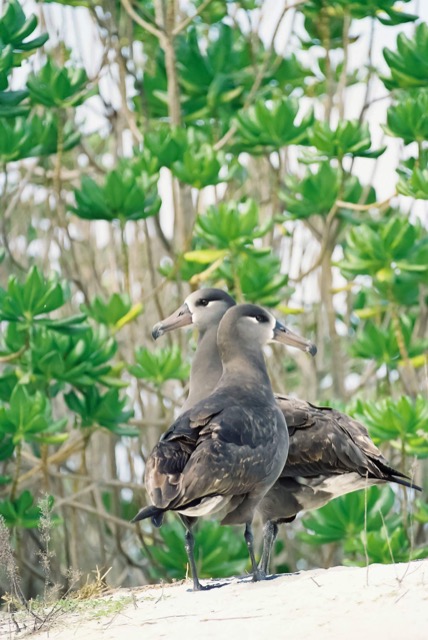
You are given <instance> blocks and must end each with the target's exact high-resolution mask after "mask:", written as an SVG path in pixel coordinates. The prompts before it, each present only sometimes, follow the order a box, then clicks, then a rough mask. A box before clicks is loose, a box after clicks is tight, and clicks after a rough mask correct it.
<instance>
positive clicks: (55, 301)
mask: <svg viewBox="0 0 428 640" xmlns="http://www.w3.org/2000/svg"><path fill="white" fill-rule="evenodd" d="M69 296H70V291H69V288H68V286H67V285H66V284H65V282H61V281H60V280H59V278H58V276H56V275H52V276H50V277H48V278H45V277H44V276H43V275H42V273H41V272H40V271H39V269H38V268H37V267H31V269H30V271H29V273H28V275H27V277H26V278H25V280H24V281H23V282H19V281H18V279H17V277H16V276H10V277H9V281H8V286H7V290H4V289H1V288H0V319H1V320H8V321H11V322H17V321H23V322H27V321H30V322H31V321H32V320H33V319H34V318H36V317H38V316H40V315H44V314H46V313H50V312H51V311H54V310H56V309H59V308H60V307H62V306H63V305H64V304H65V302H66V300H67V299H68V298H69Z"/></svg>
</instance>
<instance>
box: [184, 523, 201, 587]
mask: <svg viewBox="0 0 428 640" xmlns="http://www.w3.org/2000/svg"><path fill="white" fill-rule="evenodd" d="M184 546H185V549H186V553H187V558H188V560H189V564H190V570H191V572H192V578H193V591H202V590H203V588H204V587H203V586H202V585H201V583H200V582H199V579H198V571H197V569H196V562H195V538H194V536H193V533H192V530H191V528H190V526H189V527H188V525H187V523H186V536H185V545H184Z"/></svg>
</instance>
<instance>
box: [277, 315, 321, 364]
mask: <svg viewBox="0 0 428 640" xmlns="http://www.w3.org/2000/svg"><path fill="white" fill-rule="evenodd" d="M273 340H274V342H282V343H283V344H287V345H289V346H290V347H297V349H300V350H301V351H307V352H308V353H310V354H311V356H314V355H315V354H316V352H317V348H316V346H315V345H314V343H313V342H309V340H305V338H302V336H299V334H298V333H294V331H291V330H290V329H288V327H286V326H285V325H283V324H281V323H280V322H278V321H277V322H276V325H275V328H274V330H273Z"/></svg>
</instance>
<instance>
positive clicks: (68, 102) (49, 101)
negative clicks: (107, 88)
mask: <svg viewBox="0 0 428 640" xmlns="http://www.w3.org/2000/svg"><path fill="white" fill-rule="evenodd" d="M27 88H28V91H29V95H30V99H31V101H32V102H33V103H34V104H42V105H44V106H45V107H49V108H63V109H65V108H67V107H77V106H79V105H81V104H82V103H83V102H85V100H87V99H88V98H89V97H90V96H93V95H95V94H96V93H97V91H98V89H97V87H91V86H90V85H89V81H88V77H87V75H86V71H85V70H84V69H83V68H71V67H68V66H61V67H58V66H57V65H56V64H55V62H54V61H53V59H52V58H51V57H48V59H47V61H46V62H45V64H44V66H43V67H42V68H41V69H40V70H39V71H38V72H37V73H33V74H31V75H30V76H29V77H28V79H27Z"/></svg>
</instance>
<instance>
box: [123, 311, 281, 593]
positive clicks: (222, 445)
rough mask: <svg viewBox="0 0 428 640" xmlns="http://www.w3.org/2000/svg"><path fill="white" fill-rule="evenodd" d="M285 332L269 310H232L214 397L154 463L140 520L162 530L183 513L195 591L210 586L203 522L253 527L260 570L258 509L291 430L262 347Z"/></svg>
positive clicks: (164, 441) (184, 420)
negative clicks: (199, 544)
mask: <svg viewBox="0 0 428 640" xmlns="http://www.w3.org/2000/svg"><path fill="white" fill-rule="evenodd" d="M278 330H280V331H285V328H284V327H282V326H281V325H279V324H278V323H276V321H275V318H274V317H273V316H272V315H271V314H270V313H268V312H266V311H265V310H263V309H262V308H261V307H257V306H255V305H238V306H235V307H232V308H230V309H229V310H228V311H227V313H225V315H224V318H223V319H222V320H221V322H220V325H219V330H218V348H219V354H220V359H221V361H222V364H223V373H222V375H221V377H220V380H219V383H218V385H217V387H216V389H215V390H214V392H213V393H212V394H211V395H210V396H208V398H205V399H204V400H201V401H199V402H197V403H196V404H195V406H193V407H192V408H191V409H189V410H188V411H186V412H185V413H183V414H182V415H181V416H179V418H178V419H177V420H176V421H175V422H174V424H173V425H172V426H171V427H170V428H169V429H168V431H167V432H166V433H165V434H164V435H163V436H162V438H161V440H160V442H159V443H158V444H157V445H156V446H155V448H154V449H153V451H152V453H151V454H150V457H149V459H148V461H147V464H146V471H145V484H146V488H147V491H148V493H149V496H150V498H151V500H152V502H153V505H152V506H150V507H146V508H145V509H142V510H141V511H140V512H139V513H138V514H137V516H136V517H135V518H134V521H138V520H141V519H144V518H148V517H151V518H152V521H153V522H154V524H155V525H157V526H160V524H161V523H162V517H163V514H164V513H165V512H166V511H175V512H177V513H179V514H180V516H181V518H182V520H183V522H184V524H185V526H186V529H187V532H186V550H187V552H188V556H189V562H190V564H191V568H192V575H193V581H194V589H195V590H197V589H201V588H203V587H202V586H201V585H200V583H199V580H198V577H197V573H196V565H195V561H194V557H193V544H194V540H193V535H192V531H191V529H192V525H193V523H194V520H195V518H197V517H200V516H203V515H209V514H215V513H218V512H220V511H221V512H222V515H223V519H222V523H223V524H245V539H246V542H247V545H248V548H249V552H250V558H251V561H252V565H253V577H254V579H255V580H257V579H258V578H259V571H258V568H257V564H256V562H255V559H254V552H253V548H252V532H251V522H252V519H253V515H254V511H255V508H256V506H257V504H258V503H259V501H260V500H261V499H262V498H263V496H264V495H265V493H266V492H267V491H268V489H269V488H270V487H271V486H272V484H273V483H274V482H275V480H276V479H277V478H278V476H279V474H280V472H281V470H282V467H283V460H284V459H285V458H286V456H287V450H288V432H287V428H286V424H285V420H284V417H283V415H282V413H281V411H280V410H279V408H278V406H277V404H276V402H275V399H274V396H273V392H272V388H271V386H270V381H269V377H268V375H267V371H266V366H265V363H264V359H263V353H262V346H263V345H264V344H265V343H266V342H267V341H268V340H270V339H272V338H273V336H274V332H275V331H278Z"/></svg>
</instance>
